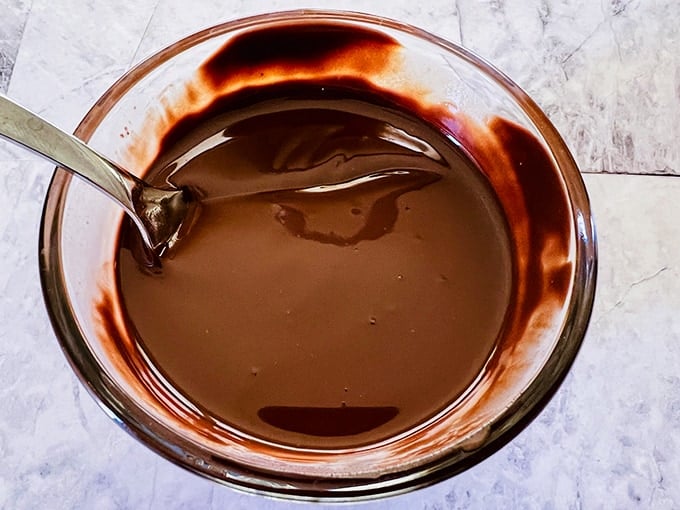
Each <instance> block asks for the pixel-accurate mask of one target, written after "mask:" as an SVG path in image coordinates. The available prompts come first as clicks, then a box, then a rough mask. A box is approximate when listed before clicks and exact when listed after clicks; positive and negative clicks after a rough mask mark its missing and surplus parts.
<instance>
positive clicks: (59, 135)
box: [0, 94, 144, 216]
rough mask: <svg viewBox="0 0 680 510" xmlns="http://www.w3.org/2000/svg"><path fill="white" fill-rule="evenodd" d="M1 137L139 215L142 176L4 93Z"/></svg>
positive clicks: (0, 111)
mask: <svg viewBox="0 0 680 510" xmlns="http://www.w3.org/2000/svg"><path fill="white" fill-rule="evenodd" d="M0 136H2V137H5V138H7V139H9V140H10V141H13V142H16V143H19V144H20V145H23V146H24V147H26V148H28V149H31V150H32V151H34V152H36V153H37V154H39V155H41V156H43V157H45V158H47V159H48V160H50V161H52V162H53V163H55V164H56V165H59V166H60V167H63V168H65V169H67V170H70V171H71V172H73V173H75V174H77V175H79V176H80V177H83V178H84V179H85V180H86V181H87V182H89V183H90V184H92V185H94V186H95V187H97V188H99V189H101V190H102V191H104V192H105V193H106V194H108V195H109V196H110V197H111V198H113V199H114V200H115V201H117V202H118V203H119V204H120V205H121V206H123V208H125V209H126V210H127V211H128V212H129V213H131V214H132V215H133V216H135V215H136V211H135V205H134V196H135V194H136V193H140V192H141V190H142V189H143V187H144V184H143V183H142V181H141V180H140V179H138V178H137V177H135V176H134V175H132V174H131V173H129V172H127V171H126V170H124V169H122V168H120V167H118V166H117V165H116V164H114V163H113V162H111V161H109V160H108V159H106V158H105V157H104V156H102V155H100V154H98V153H97V152H95V151H94V150H92V149H91V148H90V147H88V146H87V145H85V144H84V143H83V142H81V141H80V140H78V139H77V138H76V137H74V136H72V135H70V134H68V133H66V132H64V131H62V130H60V129H58V128H57V127H55V126H53V125H52V124H50V123H49V122H47V121H46V120H44V119H42V118H40V117H38V116H37V115H35V114H34V113H32V112H30V111H29V110H27V109H26V108H24V107H23V106H21V105H19V104H17V103H16V102H14V101H13V100H12V99H10V98H8V97H7V96H5V95H3V94H0Z"/></svg>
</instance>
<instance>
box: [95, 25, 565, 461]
mask: <svg viewBox="0 0 680 510" xmlns="http://www.w3.org/2000/svg"><path fill="white" fill-rule="evenodd" d="M398 47H399V46H398V44H397V43H396V42H395V41H393V40H391V39H390V38H388V37H385V36H382V35H378V34H375V33H373V32H370V31H364V30H359V29H356V28H350V27H347V26H340V25H335V24H326V23H324V24H319V23H313V22H310V23H305V24H298V25H294V26H284V27H279V28H277V29H268V30H255V31H251V32H246V33H244V34H243V35H241V36H239V37H236V38H234V39H233V40H232V41H231V42H230V43H228V44H227V45H225V46H224V47H223V48H222V49H221V50H220V51H218V52H217V53H216V54H215V56H214V57H213V58H211V59H210V60H209V61H207V62H206V63H204V65H203V66H202V67H201V68H200V71H199V76H200V80H201V83H205V84H207V85H206V86H207V87H208V89H214V91H215V100H214V101H213V102H212V103H211V104H210V105H209V106H208V107H207V108H205V109H204V110H202V111H199V112H197V113H193V114H189V115H183V116H181V117H179V118H173V123H172V125H170V126H168V129H167V130H165V128H163V131H162V132H161V133H159V134H160V135H162V137H163V142H162V144H161V148H160V151H159V155H158V157H157V159H156V161H155V162H154V164H153V165H152V168H151V170H150V173H149V175H148V177H147V178H149V179H150V180H151V181H152V182H154V183H156V184H158V185H162V184H164V183H171V184H173V185H176V186H190V187H192V188H193V189H195V190H198V191H199V192H200V193H201V194H202V203H203V210H202V213H201V215H200V217H199V221H198V222H197V224H196V225H195V227H194V228H193V230H192V232H191V233H190V236H189V237H188V238H187V239H186V240H185V241H184V242H183V243H180V244H179V246H178V248H177V250H176V251H175V253H174V254H173V256H172V258H170V259H167V260H165V261H164V267H163V271H162V273H161V274H158V275H148V274H145V273H144V272H143V271H140V270H139V268H138V264H137V263H136V262H135V258H134V256H133V255H132V252H133V251H134V249H135V246H136V242H137V241H136V240H135V233H134V230H133V229H131V228H130V226H129V225H127V226H124V227H123V229H122V231H121V237H120V238H121V243H120V245H121V249H120V251H119V254H118V260H117V271H118V285H119V288H118V295H120V296H121V298H120V301H121V303H122V305H123V308H124V316H123V321H122V322H120V321H117V320H116V318H115V317H113V316H112V315H111V313H109V308H110V307H111V306H112V305H111V299H113V298H112V296H110V295H108V294H107V293H106V292H105V293H104V296H103V299H102V302H101V303H100V304H99V307H98V309H99V314H100V318H101V323H102V338H103V339H104V340H103V341H105V342H108V344H107V345H112V349H113V350H115V351H118V355H119V356H120V359H121V363H122V364H124V365H127V366H128V367H129V369H130V374H131V376H132V377H134V378H136V379H137V380H138V381H140V383H141V386H143V387H145V388H146V389H147V391H148V394H149V398H151V399H154V400H155V401H156V402H159V403H161V405H166V404H165V402H166V401H168V399H172V397H171V396H170V393H168V391H167V388H164V387H163V385H162V384H160V383H159V382H158V381H157V378H156V376H155V375H153V373H152V371H151V370H150V369H149V367H148V365H147V363H146V359H147V357H148V358H150V359H151V361H152V362H153V363H154V365H155V367H156V369H158V370H159V371H160V372H161V373H162V374H163V375H164V377H165V378H166V379H167V380H169V382H170V384H171V386H172V387H173V388H174V390H173V391H179V392H180V393H181V394H182V395H183V397H184V398H186V399H188V400H189V401H191V402H192V404H193V405H194V406H196V408H198V409H199V411H200V413H198V414H196V413H193V411H192V412H187V411H182V412H179V413H177V412H176V411H175V410H174V409H176V403H173V404H172V405H170V404H168V409H169V410H170V411H169V412H171V413H175V414H177V417H178V419H180V420H182V421H188V422H189V423H191V424H192V426H193V427H195V428H196V430H197V431H198V432H199V433H202V434H212V431H215V430H217V429H216V428H215V427H213V426H212V425H211V422H213V421H218V422H223V423H226V424H228V425H231V426H233V427H235V428H236V429H237V430H239V431H241V432H244V433H247V434H250V435H253V436H256V437H259V438H263V439H267V440H269V441H272V442H274V443H277V444H288V445H297V446H303V447H310V448H321V449H324V448H346V447H354V446H359V445H364V444H369V443H372V442H375V441H379V440H382V439H386V438H389V437H392V436H394V435H396V434H399V433H401V432H404V431H406V430H409V429H411V428H412V427H414V426H416V425H417V424H419V423H423V422H424V421H425V420H427V419H428V418H430V417H432V416H434V415H436V414H437V413H439V412H440V411H442V410H443V409H445V408H446V407H447V406H450V405H451V404H452V403H453V402H455V401H456V400H457V399H458V398H460V397H461V396H462V395H463V394H465V393H466V392H467V391H469V390H470V388H471V387H472V386H474V382H475V381H476V380H477V379H478V378H479V377H480V376H481V375H482V373H483V372H484V370H487V371H491V372H493V374H494V376H493V377H494V380H495V379H496V378H497V379H498V380H499V381H503V376H502V375H498V374H502V373H503V368H502V366H501V367H500V368H499V366H498V363H499V360H501V359H502V360H504V361H503V363H507V362H508V360H509V359H511V358H512V352H514V348H515V346H516V345H517V344H518V343H519V342H521V341H522V340H523V339H524V335H525V333H526V331H527V330H528V328H529V324H530V322H531V321H532V320H533V319H532V318H533V317H534V315H535V312H536V310H537V309H539V308H540V307H541V306H543V305H542V304H543V303H545V302H546V301H549V300H552V299H554V300H555V301H556V302H563V301H564V299H565V296H566V295H567V293H568V288H569V285H568V284H569V282H570V279H571V277H572V272H573V270H572V266H571V264H570V263H569V246H570V245H569V242H570V241H569V235H570V219H569V211H568V205H567V202H566V198H565V195H564V190H563V186H562V182H561V179H560V177H559V174H558V173H557V171H556V170H555V168H554V165H553V163H552V161H551V159H550V157H549V155H548V154H547V153H546V152H545V150H544V149H543V147H542V146H541V144H540V143H539V142H538V141H537V140H536V139H535V138H534V137H533V136H532V135H531V134H530V133H528V132H527V131H525V130H524V129H522V128H519V127H517V126H516V125H514V124H513V123H511V122H509V121H507V120H504V119H500V118H496V119H491V120H490V121H489V123H488V125H486V126H483V127H480V126H479V125H476V124H475V123H473V122H471V121H469V119H467V118H466V117H465V116H464V114H455V115H454V114H452V113H451V111H450V110H449V109H448V108H446V107H445V106H438V105H426V104H421V102H419V100H418V97H417V96H402V95H397V94H394V93H392V92H388V91H385V90H382V89H379V88H377V87H376V86H375V85H373V84H372V83H371V82H370V81H368V80H365V79H364V78H357V76H370V75H378V74H380V72H381V71H382V70H383V69H385V68H386V67H388V66H389V65H393V64H394V61H393V60H391V57H392V55H393V52H394V51H395V50H396V49H398ZM367 55H369V56H370V58H367V57H366V56H367ZM317 75H319V76H323V78H315V76H317ZM292 76H295V78H290V77H292ZM225 91H228V92H225ZM192 94H193V92H192V91H191V89H189V90H188V92H187V100H188V101H191V100H192V97H193V96H192ZM452 140H455V142H454V141H452ZM459 145H460V146H461V147H462V149H463V150H460V148H459ZM142 350H143V351H145V355H142V354H141V352H140V351H142ZM518 361H519V363H521V362H522V361H521V360H518ZM485 366H486V368H485ZM502 384H512V381H505V382H502ZM201 415H202V417H200V416H201ZM197 416H199V418H197ZM260 447H262V445H260Z"/></svg>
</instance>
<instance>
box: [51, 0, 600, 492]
mask: <svg viewBox="0 0 680 510" xmlns="http://www.w3.org/2000/svg"><path fill="white" fill-rule="evenodd" d="M318 22H324V23H335V24H341V25H349V26H352V27H358V28H362V29H366V30H370V31H375V32H378V33H380V34H384V35H386V36H388V37H390V38H392V39H393V40H394V41H396V42H397V46H398V50H397V51H396V53H395V55H397V57H396V58H395V59H394V60H392V61H390V62H391V63H390V65H388V66H384V67H383V69H382V71H381V72H375V73H374V74H371V71H366V69H369V68H371V66H363V67H362V60H361V59H368V60H366V61H365V62H364V63H366V62H368V63H371V62H373V63H374V62H375V59H377V58H382V56H380V55H375V54H364V55H362V56H360V57H359V58H358V60H357V59H354V64H352V65H349V66H347V65H345V64H342V65H345V67H341V72H342V73H344V74H345V75H348V76H352V75H356V76H361V77H362V78H364V79H368V80H369V81H372V82H373V83H374V84H376V85H378V86H380V87H382V88H384V89H386V90H389V91H393V92H395V93H398V94H408V93H411V94H413V93H414V91H417V94H418V97H419V98H420V99H422V100H423V101H426V102H427V103H428V104H430V105H433V106H435V107H437V108H445V109H447V111H449V112H451V114H452V115H453V116H454V117H455V118H456V119H459V120H464V123H465V124H466V126H467V128H466V129H467V131H466V133H468V135H469V134H470V133H472V134H473V135H474V136H467V138H465V139H458V143H460V144H461V145H462V146H463V148H464V149H465V150H467V151H468V152H469V153H470V154H472V155H473V157H475V156H476V155H482V156H483V154H487V156H488V155H489V154H492V151H491V152H489V150H486V152H485V151H484V150H483V149H484V147H487V149H488V142H489V140H491V139H490V138H489V136H490V135H489V126H490V125H491V123H493V122H494V119H498V118H501V119H506V120H507V121H510V122H512V123H513V124H514V125H517V126H521V127H523V128H524V129H525V130H526V131H527V132H529V133H531V134H532V135H533V137H535V139H536V140H538V143H539V144H540V146H542V147H543V148H544V149H545V151H547V154H548V158H549V160H550V161H551V163H552V165H553V166H554V168H553V169H552V171H554V172H555V174H556V176H557V180H558V182H560V183H561V184H560V189H561V191H560V193H561V194H562V195H563V198H564V203H565V204H566V207H565V208H564V210H563V211H562V212H561V213H560V214H562V218H563V223H564V229H565V232H566V241H565V242H566V248H564V249H563V252H564V253H562V254H561V259H560V260H561V262H560V263H561V264H562V265H563V266H564V267H566V268H567V271H566V272H563V273H561V274H563V275H567V287H568V288H567V292H565V293H563V295H561V296H558V297H555V295H552V294H550V292H549V290H550V285H551V282H552V281H553V280H552V279H551V278H552V277H553V276H554V274H555V273H554V269H555V268H554V267H551V262H550V261H551V260H552V259H551V257H552V256H553V255H554V253H552V254H551V253H548V251H546V253H544V254H543V255H545V256H544V257H543V258H542V259H541V258H540V257H539V262H538V266H536V267H534V268H533V269H532V271H533V272H531V271H529V270H527V268H526V267H524V266H522V264H524V263H523V262H522V263H520V264H519V266H518V267H519V269H518V273H517V275H518V277H519V279H520V287H519V288H520V289H521V279H522V278H538V279H539V280H540V281H542V282H544V283H545V284H544V285H543V284H542V286H539V287H540V290H539V294H540V296H539V297H540V299H539V303H538V304H537V305H536V306H535V309H533V311H532V312H531V314H530V316H529V317H528V318H527V322H526V324H528V326H526V327H525V329H524V330H522V332H521V335H520V336H521V338H519V340H518V341H517V342H515V343H514V344H513V345H512V346H510V347H508V346H503V345H501V346H500V347H499V348H497V349H496V352H495V353H494V354H493V360H492V361H493V362H492V363H490V364H489V365H488V366H487V370H486V372H485V373H484V374H483V376H482V377H481V378H480V380H478V381H477V383H476V384H475V386H474V387H473V388H471V389H470V391H469V392H468V393H467V394H466V395H465V397H464V398H463V399H462V400H461V401H459V402H457V403H456V404H455V405H452V406H450V407H449V408H448V409H447V410H446V411H445V412H443V413H440V414H439V415H438V416H437V417H435V418H434V419H431V420H429V421H428V422H426V423H425V424H422V425H420V426H419V427H418V428H417V429H414V430H412V431H410V432H409V433H405V434H402V435H400V436H399V437H395V438H392V439H390V440H387V441H382V442H381V443H379V444H375V445H369V446H366V447H361V448H354V449H345V450H338V451H333V450H330V451H329V450H323V451H321V450H304V449H296V448H292V447H289V446H284V445H276V444H270V443H266V442H258V441H243V440H242V438H241V437H240V436H239V435H238V434H234V433H233V431H230V430H229V429H228V427H221V426H220V425H219V424H212V425H211V426H208V427H206V426H204V425H200V424H199V425H197V423H199V422H200V419H199V418H200V417H197V416H194V415H192V411H191V410H190V409H188V408H187V407H186V406H184V407H183V403H182V402H181V401H176V402H174V403H173V405H175V406H176V407H177V409H180V411H181V412H168V409H167V406H164V405H163V404H162V399H161V398H160V397H159V395H158V394H157V393H154V391H153V390H150V389H149V388H153V387H154V382H153V381H151V382H149V381H146V380H143V379H141V378H139V377H138V376H137V375H136V372H135V370H134V367H132V366H131V365H130V362H129V360H126V359H125V357H124V356H122V355H121V354H120V352H118V351H116V349H115V348H112V342H111V339H110V338H106V334H103V333H102V329H101V323H100V322H99V319H98V316H97V314H96V313H94V309H95V305H96V303H97V302H98V300H101V298H102V289H106V288H114V287H115V273H114V267H113V260H114V253H115V249H116V233H117V230H118V228H119V225H120V222H121V219H122V212H121V211H120V210H119V209H117V208H116V207H115V206H114V205H113V204H112V203H111V202H110V201H109V200H107V199H106V198H105V197H103V196H101V195H100V194H99V193H96V192H93V191H92V190H91V189H90V188H89V187H88V186H87V185H86V184H84V183H82V182H80V181H79V180H77V179H72V178H71V176H70V175H69V174H68V173H67V172H65V171H62V170H60V169H57V170H56V171H55V174H54V178H53V180H52V182H51V184H50V187H49V191H48V196H47V200H46V203H45V208H44V212H43V221H42V226H41V237H40V271H41V278H42V286H43V292H44V297H45V301H46V305H47V308H48V310H49V314H50V317H51V320H52V323H53V325H54V328H55V331H56V334H57V336H58V338H59V341H60V342H61V345H62V347H63V349H64V352H65V353H66V356H67V357H68V359H69V361H70V363H71V365H72V367H73V369H74V370H75V372H76V373H77V375H78V377H79V378H80V379H81V381H82V382H83V384H84V385H85V386H86V387H87V388H88V390H89V391H90V392H91V393H92V394H93V395H94V396H95V398H96V399H97V400H98V402H99V403H100V404H101V406H102V408H103V409H104V410H105V411H106V412H107V413H108V414H109V415H110V416H111V417H112V418H113V419H114V420H115V421H116V422H117V423H119V424H120V425H121V426H122V427H123V428H124V429H125V430H127V431H128V432H129V433H131V434H132V435H133V436H134V437H136V438H137V439H138V440H139V441H141V442H142V443H144V444H145V445H146V446H148V447H150V448H151V449H153V450H155V451H156V452H158V453H159V454H161V455H162V456H164V457H166V458H167V459H169V460H171V461H173V462H175V463H177V464H178V465H180V466H182V467H184V468H187V469H189V470H191V471H193V472H196V473H199V474H201V475H203V476H206V477H208V478H211V479H213V480H216V481H218V482H221V483H224V484H227V485H230V486H233V487H236V488H239V489H242V490H247V491H251V492H256V493H262V494H268V495H274V496H279V497H286V498H292V499H307V500H334V501H346V500H352V501H356V500H359V499H370V498H376V497H381V496H384V495H389V494H397V493H400V492H405V491H409V490H412V489H415V488H418V487H422V486H425V485H428V484H431V483H434V482H436V481H439V480H442V479H444V478H447V477H450V476H453V475H455V474H456V473H459V472H460V471H462V470H464V469H466V468H468V467H470V466H472V465H474V464H475V463H477V462H479V461H480V460H482V459H484V458H485V457H487V456H488V455H490V454H491V453H493V452H494V451H496V450H497V449H498V448H500V447H501V446H502V445H504V444H505V443H507V442H508V441H509V440H510V439H511V438H512V437H514V436H515V435H516V434H517V433H518V432H519V431H520V430H521V429H522V428H523V427H525V426H526V425H527V424H528V423H529V422H530V421H531V419H533V418H534V417H535V416H536V415H537V414H538V412H539V411H540V410H541V409H542V407H543V406H544V405H545V404H546V402H547V401H548V400H549V398H550V397H551V395H552V394H553V393H554V392H555V391H556V389H557V387H558V386H559V383H560V382H561V381H562V379H563V378H564V376H565V374H566V372H567V371H568V369H569V367H570V366H571V364H572V362H573V360H574V357H575V356H576V353H577V351H578V349H579V347H580V345H581V342H582V340H583V336H584V334H585V331H586V327H587V323H588V320H589V318H590V313H591V308H592V301H593V296H594V292H595V277H596V261H597V257H596V241H595V235H594V228H593V223H592V218H591V213H590V208H589V203H588V197H587V194H586V191H585V188H584V185H583V182H582V179H581V176H580V174H579V171H578V169H577V167H576V165H575V163H574V161H573V159H572V157H571V155H570V154H569V151H568V149H567V147H566V146H565V144H564V142H563V141H562V139H561V138H560V136H559V134H558V133H557V131H556V130H555V128H554V127H553V126H552V125H551V124H550V122H549V121H548V119H547V118H546V117H545V115H544V114H543V113H542V112H541V111H540V109H539V108H538V107H537V106H536V104H535V103H534V102H533V101H532V100H531V99H530V98H529V97H528V96H527V95H526V94H525V93H524V92H523V91H522V90H521V89H520V88H519V87H518V86H517V85H515V84H514V83H512V82H511V81H510V80H509V79H508V78H506V77H505V76H503V75H502V74H501V73H500V72H498V71H497V70H495V69H494V68H493V67H492V66H490V65H489V64H488V63H486V62H484V61H483V60H481V59H480V58H478V57H476V56H474V55H472V54H471V53H470V52H468V51H467V50H465V49H463V48H460V47H458V46H456V45H454V44H451V43H449V42H446V41H444V40H442V39H439V38H437V37H435V36H433V35H431V34H428V33H426V32H423V31H421V30H418V29H416V28H414V27H411V26H408V25H405V24H402V23H398V22H395V21H391V20H388V19H384V18H378V17H374V16H369V15H364V14H355V13H344V12H320V11H296V12H285V13H278V14H267V15H262V16H256V17H251V18H247V19H243V20H239V21H233V22H229V23H225V24H222V25H219V26H216V27H214V28H210V29H208V30H204V31H202V32H199V33H197V34H194V35H192V36H190V37H187V38H185V39H183V40H181V41H179V42H177V43H175V44H173V45H172V46H170V47H168V48H166V49H164V50H163V51H161V52H159V53H158V54H156V55H154V56H152V57H151V58H149V59H148V60H146V61H145V62H143V63H141V64H139V65H138V66H136V67H135V68H134V69H132V70H131V71H130V72H128V73H127V74H126V75H125V76H124V77H122V78H121V79H120V80H119V81H118V82H116V83H115V84H114V85H113V86H112V87H111V88H110V89H109V90H108V91H107V92H106V93H105V94H104V95H103V96H102V98H101V99H100V100H99V101H98V102H97V103H96V104H95V105H94V107H93V108H92V109H91V110H90V111H89V113H88V114H87V115H86V117H85V118H84V119H83V121H82V122H81V124H80V125H79V127H78V128H77V130H76V135H77V136H78V137H80V138H81V139H83V140H86V141H88V142H89V143H90V144H91V145H92V146H93V147H95V148H96V149H97V150H99V151H101V152H102V153H103V154H105V155H107V156H108V157H110V158H112V159H113V160H115V161H118V162H120V163H122V164H123V165H124V166H127V167H128V168H131V169H139V170H143V169H145V168H146V166H147V165H148V164H149V163H150V162H151V160H152V159H153V157H154V156H155V150H156V149H157V147H158V145H157V142H158V140H156V139H152V140H149V134H150V133H152V134H153V133H156V132H157V133H162V132H163V129H164V127H167V125H169V124H171V123H172V122H173V120H174V119H176V118H179V117H181V116H183V115H185V114H187V113H190V111H188V110H187V108H189V110H191V108H192V103H186V102H185V101H180V99H182V98H186V94H187V91H188V90H193V91H194V92H196V89H195V87H196V70H197V67H198V66H199V65H200V63H202V62H205V61H206V60H207V59H209V58H210V57H211V55H213V54H214V53H215V52H216V51H217V50H218V49H219V48H221V47H222V46H223V45H224V44H225V43H226V42H228V41H229V40H231V38H233V37H235V36H236V35H238V34H241V33H243V32H244V31H249V30H254V29H263V28H269V27H275V26H280V25H281V24H291V23H318ZM393 56H394V55H393ZM345 60H346V59H345ZM332 67H333V72H335V73H337V72H338V66H332ZM373 67H375V66H373ZM309 72H311V73H313V74H315V73H316V74H319V73H321V74H323V72H325V71H323V70H311V71H309ZM226 92H228V91H219V90H205V89H200V90H199V93H198V94H194V96H192V97H194V99H195V106H196V108H199V107H200V106H201V105H202V104H204V102H205V101H209V100H211V99H212V96H214V95H215V94H220V93H226ZM187 104H188V106H187ZM182 105H183V106H182ZM442 129H445V130H448V134H449V135H450V136H452V137H453V138H456V137H457V134H458V133H457V131H456V129H457V128H456V126H455V125H453V124H450V125H448V126H443V127H442ZM484 140H486V142H484V143H487V145H484V143H482V142H483V141H484ZM478 159H479V158H478ZM482 159H484V158H483V157H482ZM478 162H479V163H480V165H481V166H482V167H484V165H491V166H494V165H500V163H498V162H494V160H493V158H490V159H489V158H487V160H486V161H478ZM491 174H493V175H495V177H493V178H490V181H491V184H492V186H493V187H494V188H495V189H496V190H497V192H499V191H500V187H502V186H506V187H510V188H512V187H513V186H515V187H518V188H517V189H515V190H514V191H513V190H512V189H511V193H510V194H508V190H507V189H505V190H504V191H503V194H504V196H506V199H505V201H503V200H501V202H502V205H503V207H504V210H505V212H506V214H508V218H509V224H510V226H511V230H512V231H514V234H513V235H514V236H515V246H514V249H515V254H516V257H517V259H518V260H523V259H522V253H523V252H522V250H523V249H524V248H523V246H522V241H521V239H522V236H524V235H526V229H527V228H531V225H532V224H533V223H532V222H534V221H535V220H536V218H532V217H531V216H530V215H529V216H527V213H526V211H527V210H530V209H531V204H530V203H524V206H526V208H525V209H522V197H523V196H524V200H525V202H526V201H527V200H531V199H532V198H531V197H532V196H535V194H534V195H531V196H529V195H526V196H525V195H522V189H521V183H518V182H516V181H512V182H510V181H507V179H505V177H504V169H503V167H502V165H501V166H497V167H496V168H495V170H494V172H491ZM491 174H490V175H491ZM513 193H514V195H513ZM499 194H500V193H499ZM507 197H511V198H507ZM512 197H515V198H512ZM518 197H519V198H518ZM518 204H519V205H518ZM518 208H519V209H518ZM518 211H519V212H518ZM522 211H524V212H523V213H522ZM513 218H514V219H513ZM527 225H528V227H527ZM523 229H524V230H523ZM546 250H549V247H548V248H546ZM558 255H559V254H558ZM551 271H552V272H551ZM551 275H552V276H551ZM534 283H535V282H534ZM518 292H521V290H520V291H518ZM517 299H520V300H521V296H520V297H518V298H517ZM112 306H114V307H115V304H112ZM509 328H512V326H509ZM166 396H167V395H166Z"/></svg>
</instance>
